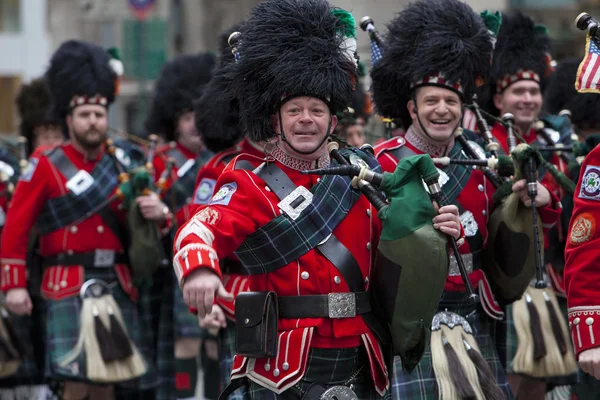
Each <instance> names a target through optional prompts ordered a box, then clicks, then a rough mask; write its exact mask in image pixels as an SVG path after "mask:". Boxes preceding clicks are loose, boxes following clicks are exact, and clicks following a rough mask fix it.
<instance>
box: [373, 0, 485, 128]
mask: <svg viewBox="0 0 600 400" xmlns="http://www.w3.org/2000/svg"><path fill="white" fill-rule="evenodd" d="M385 42H386V47H385V51H384V54H383V57H382V59H381V60H380V61H379V62H377V64H375V66H374V67H373V70H372V71H371V78H372V80H373V84H372V89H373V100H374V102H375V105H376V107H377V109H378V111H379V113H380V114H382V115H384V116H386V117H390V118H400V119H401V120H402V123H403V124H404V126H405V127H408V126H410V124H411V119H410V115H409V113H408V110H407V108H406V104H407V102H408V101H409V100H410V99H411V96H412V93H413V90H414V89H416V88H418V87H420V86H424V85H434V86H441V87H444V88H447V89H451V90H453V91H455V92H457V93H458V94H459V95H461V97H462V98H463V100H468V99H470V98H471V96H472V94H473V92H474V90H475V88H476V86H477V84H479V83H482V82H485V79H486V78H487V76H488V73H489V69H490V60H491V57H492V52H493V44H492V35H491V33H490V32H489V31H488V28H487V27H486V25H485V23H484V21H483V19H482V18H481V16H480V15H479V14H477V13H476V12H475V11H473V9H472V8H471V7H470V6H468V5H467V4H465V3H463V2H460V1H458V0H420V1H417V2H415V3H411V4H409V6H408V7H406V8H405V9H404V10H402V11H401V12H400V14H398V15H397V16H396V18H394V19H393V20H392V21H391V22H390V23H389V24H388V33H387V35H386V40H385Z"/></svg>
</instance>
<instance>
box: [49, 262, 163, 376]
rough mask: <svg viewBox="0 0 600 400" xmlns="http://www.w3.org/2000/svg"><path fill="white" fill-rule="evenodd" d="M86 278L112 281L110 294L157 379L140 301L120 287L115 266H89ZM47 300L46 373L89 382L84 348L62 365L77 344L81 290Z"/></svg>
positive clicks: (148, 368)
mask: <svg viewBox="0 0 600 400" xmlns="http://www.w3.org/2000/svg"><path fill="white" fill-rule="evenodd" d="M85 279H86V280H89V279H101V280H103V281H105V282H106V283H108V284H111V287H112V290H111V294H112V295H113V297H114V299H115V301H116V303H117V304H118V305H119V308H120V309H121V313H122V315H123V320H124V322H125V328H126V329H127V333H128V335H129V337H130V338H131V340H132V341H133V342H134V343H135V345H136V346H137V348H138V350H139V352H140V354H141V356H142V357H143V359H144V361H145V362H146V367H147V372H146V374H145V375H150V376H153V377H154V380H156V378H155V374H156V371H155V369H154V367H153V366H152V365H151V364H150V363H149V362H148V360H150V357H149V355H150V354H149V353H150V352H149V348H148V347H147V346H144V343H143V341H142V330H141V321H140V316H139V312H138V309H137V304H136V303H134V302H133V301H132V300H131V299H130V298H129V296H128V295H127V294H126V293H125V292H124V291H123V289H122V288H121V286H120V284H119V283H118V279H117V275H116V273H115V270H114V269H113V268H88V269H86V270H85ZM45 303H46V307H45V311H46V312H45V318H44V326H45V335H46V344H47V350H46V363H45V364H46V366H45V374H46V377H47V378H49V379H51V380H55V381H63V380H76V381H83V382H89V380H88V379H87V378H86V371H85V365H86V359H85V352H82V353H81V354H80V355H79V357H78V358H77V359H76V360H75V361H74V362H72V363H71V364H70V365H69V366H67V367H62V366H60V361H61V358H62V357H64V356H65V355H66V354H67V353H69V352H70V351H71V350H72V349H73V348H74V347H75V345H76V343H77V339H78V337H79V323H80V322H79V321H80V315H81V306H82V300H81V298H80V297H79V294H77V295H75V296H72V297H68V298H65V299H61V300H49V299H46V300H45ZM143 378H145V376H144V377H143ZM140 380H141V379H134V380H132V381H130V382H129V384H131V385H138V384H139V382H138V381H140Z"/></svg>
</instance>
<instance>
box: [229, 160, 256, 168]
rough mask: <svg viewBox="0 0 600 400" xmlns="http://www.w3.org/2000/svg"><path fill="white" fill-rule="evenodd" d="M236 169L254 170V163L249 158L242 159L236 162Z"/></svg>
mask: <svg viewBox="0 0 600 400" xmlns="http://www.w3.org/2000/svg"><path fill="white" fill-rule="evenodd" d="M227 164H229V162H227ZM235 169H242V170H245V171H253V170H254V165H252V163H251V162H250V161H248V160H240V161H238V162H236V163H235Z"/></svg>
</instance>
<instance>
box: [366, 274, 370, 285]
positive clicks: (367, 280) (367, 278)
mask: <svg viewBox="0 0 600 400" xmlns="http://www.w3.org/2000/svg"><path fill="white" fill-rule="evenodd" d="M365 284H366V285H368V284H369V277H368V276H367V277H366V278H365Z"/></svg>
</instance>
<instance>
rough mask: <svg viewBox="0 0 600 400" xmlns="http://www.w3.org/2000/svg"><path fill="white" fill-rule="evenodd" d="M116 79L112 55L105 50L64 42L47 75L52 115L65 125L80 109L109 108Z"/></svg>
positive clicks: (86, 43) (72, 41) (80, 42)
mask: <svg viewBox="0 0 600 400" xmlns="http://www.w3.org/2000/svg"><path fill="white" fill-rule="evenodd" d="M116 79H117V75H116V73H115V72H114V70H113V69H112V68H111V66H110V55H109V54H108V52H107V51H106V50H104V49H103V48H102V47H99V46H96V45H95V44H92V43H88V42H83V41H79V40H69V41H66V42H64V43H63V44H62V45H61V46H60V47H59V48H58V50H56V52H55V53H54V55H52V58H51V59H50V67H49V68H48V70H47V71H46V81H47V84H48V89H49V90H50V96H51V99H52V107H51V113H52V115H54V116H55V117H56V118H58V119H60V120H61V121H64V118H65V116H66V115H67V114H68V113H70V112H71V110H73V108H75V107H77V106H78V105H83V104H98V105H101V106H104V107H108V106H109V105H110V104H111V103H112V102H113V101H114V99H115V89H116V85H115V82H116Z"/></svg>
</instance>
